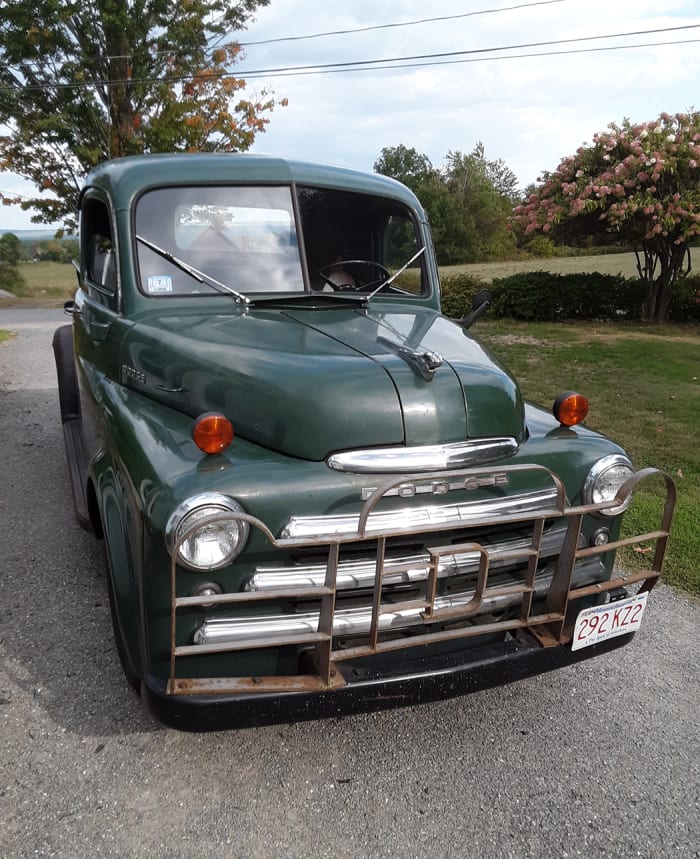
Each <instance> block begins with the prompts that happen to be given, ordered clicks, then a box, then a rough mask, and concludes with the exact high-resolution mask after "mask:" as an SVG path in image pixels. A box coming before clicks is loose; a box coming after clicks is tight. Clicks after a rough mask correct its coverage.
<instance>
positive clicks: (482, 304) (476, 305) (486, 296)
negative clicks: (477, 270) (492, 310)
mask: <svg viewBox="0 0 700 859" xmlns="http://www.w3.org/2000/svg"><path fill="white" fill-rule="evenodd" d="M492 301H493V293H492V292H491V290H490V289H480V290H479V291H478V292H477V293H476V295H475V296H474V300H473V301H472V312H471V313H468V314H467V315H466V316H465V317H463V318H462V319H460V320H459V321H458V323H457V324H458V325H461V326H462V328H464V330H465V331H466V330H467V329H468V328H471V326H472V325H473V324H474V323H475V322H476V320H477V319H478V318H479V317H480V316H481V315H482V314H483V313H486V311H487V310H488V309H489V306H490V304H491V302H492Z"/></svg>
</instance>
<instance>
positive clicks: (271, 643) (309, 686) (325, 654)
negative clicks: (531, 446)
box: [167, 465, 676, 695]
mask: <svg viewBox="0 0 700 859" xmlns="http://www.w3.org/2000/svg"><path fill="white" fill-rule="evenodd" d="M499 471H503V472H504V473H507V474H512V473H515V472H523V471H529V472H540V473H544V474H545V475H547V476H548V477H549V479H550V480H551V481H552V484H553V486H554V487H555V489H556V500H555V502H554V504H553V506H552V507H550V508H548V509H543V510H538V511H536V512H532V511H529V512H526V513H517V514H508V515H507V516H503V515H497V516H494V517H493V518H492V519H480V520H479V523H478V524H479V525H481V526H485V527H487V526H490V525H503V524H507V525H513V524H520V523H526V522H529V523H531V527H532V540H531V543H530V545H529V546H528V547H526V548H522V549H516V550H511V551H510V552H508V553H507V554H508V555H509V560H513V561H515V560H521V561H527V570H526V572H525V575H524V579H523V582H522V584H520V585H512V584H511V585H507V586H497V587H495V588H494V587H491V588H489V587H488V578H489V564H490V560H491V559H492V558H495V557H498V558H499V559H500V558H501V557H502V556H503V555H504V554H505V553H504V552H500V553H499V552H498V550H496V551H495V552H494V551H489V550H488V549H486V548H485V547H484V546H482V545H481V544H479V543H476V542H467V543H463V544H460V545H455V544H450V545H448V546H442V547H433V548H432V549H428V554H429V556H430V571H429V574H428V578H427V581H426V582H425V593H424V596H423V598H422V599H412V600H406V601H403V602H392V603H390V604H389V605H387V610H391V611H397V610H400V609H415V608H420V610H421V611H422V617H423V620H424V623H425V624H426V625H427V624H436V623H442V622H454V621H459V620H468V619H469V618H470V617H474V616H475V615H477V614H478V612H479V608H480V606H481V605H482V603H483V602H484V600H485V599H487V598H491V597H498V596H503V595H513V594H514V593H516V594H519V595H521V601H520V612H519V616H518V617H517V618H512V619H510V620H501V621H497V622H491V623H488V622H487V623H474V624H472V625H469V626H466V627H458V628H451V629H442V630H439V631H437V632H427V633H423V634H420V635H414V636H407V637H404V638H400V639H398V640H397V639H390V640H382V641H380V640H379V627H380V622H379V617H380V615H381V614H382V613H383V603H382V579H383V575H384V559H385V552H386V541H387V539H388V538H390V537H392V536H398V535H401V536H405V535H411V534H414V535H415V534H424V533H426V528H425V526H424V525H422V526H420V527H416V528H413V529H408V530H407V529H399V530H390V531H385V532H383V533H380V534H377V533H376V532H374V531H371V532H370V533H369V534H368V533H367V526H368V521H369V517H370V515H371V514H372V512H373V510H374V509H375V507H376V505H377V503H378V502H379V501H380V500H381V499H382V498H383V497H384V496H385V495H386V494H387V493H389V492H390V491H391V490H392V489H395V488H396V487H397V486H399V485H400V484H402V483H404V482H405V480H406V475H403V476H401V477H398V478H392V479H390V480H387V481H385V482H383V483H382V484H381V485H380V486H378V487H377V489H376V490H375V491H374V493H373V494H372V495H371V496H370V497H369V498H368V499H367V501H366V502H365V503H364V506H363V508H362V511H361V513H360V517H359V520H358V524H357V529H356V531H355V532H354V533H352V534H338V535H328V534H325V535H322V536H320V537H314V538H308V537H303V538H300V537H280V538H277V537H275V536H274V535H273V534H272V532H271V531H270V529H269V528H268V527H267V525H265V523H263V522H262V521H261V520H259V519H257V518H256V517H254V516H251V515H249V514H245V513H236V514H233V515H231V514H226V515H223V514H222V515H216V516H212V517H208V518H207V519H205V520H200V521H199V522H197V523H196V525H194V526H193V527H192V528H190V529H188V530H187V531H186V532H184V533H183V534H182V535H181V536H180V538H179V539H178V540H177V542H176V543H175V545H174V546H173V548H172V552H171V565H170V579H171V600H170V601H171V609H170V616H171V623H170V672H169V680H168V683H167V694H169V695H178V694H179V695H183V694H188V695H192V694H207V695H211V694H224V693H229V694H230V693H235V694H237V693H245V692H255V693H261V692H278V693H281V692H294V691H307V692H308V691H314V690H315V691H322V690H324V689H329V688H333V687H338V686H343V685H345V680H344V678H343V676H342V673H341V672H340V670H339V669H338V668H337V667H336V663H338V662H341V661H343V660H348V659H356V658H359V657H366V656H372V655H375V654H379V653H385V652H389V651H396V650H404V649H408V648H411V647H417V646H425V645H429V644H435V643H439V642H444V641H451V640H458V639H464V638H468V637H473V636H478V635H484V634H488V633H494V632H506V631H511V632H513V631H516V630H519V629H523V630H524V629H527V630H529V631H530V632H531V633H532V634H533V635H534V636H535V637H536V638H537V640H538V641H539V642H540V644H541V645H542V646H543V647H554V646H557V645H564V644H567V643H568V642H569V641H570V639H571V634H572V630H571V629H570V628H568V627H565V618H566V614H567V607H568V604H569V603H570V602H572V601H575V600H578V599H582V598H584V597H590V596H597V595H600V594H603V593H606V592H608V591H612V590H615V589H618V588H621V587H624V586H629V585H632V584H636V583H640V582H641V586H640V589H639V590H640V592H642V591H650V590H651V589H652V588H653V587H654V585H655V584H656V582H657V581H658V579H659V577H660V576H661V569H662V565H663V559H664V555H665V552H666V546H667V542H668V537H669V533H670V526H671V520H672V517H673V509H674V506H675V501H676V487H675V483H674V482H673V479H672V478H671V477H670V476H669V475H668V474H666V473H665V472H663V471H661V470H659V469H657V468H644V469H641V470H640V471H637V472H636V473H635V474H633V475H631V476H630V477H629V478H628V479H627V480H626V481H625V483H624V484H623V485H622V486H621V487H620V489H619V491H618V493H617V495H616V497H615V499H614V501H613V502H612V503H611V502H610V501H609V500H608V501H603V502H600V503H598V504H587V505H580V506H574V507H570V506H568V504H567V498H566V491H565V488H564V485H563V483H562V481H561V479H560V478H559V477H558V476H557V475H555V474H554V473H553V472H552V471H550V470H549V469H547V468H545V467H544V466H539V465H511V466H502V467H501V468H500V469H499ZM489 473H492V469H486V468H473V469H460V470H458V471H451V472H445V471H442V472H434V473H429V474H425V473H424V474H420V475H417V476H416V477H415V478H414V482H416V483H418V482H420V483H422V482H429V481H431V480H445V479H446V478H451V477H455V478H466V477H470V476H475V477H477V476H479V475H486V474H489ZM655 475H658V476H660V477H661V478H662V479H663V480H664V481H665V485H666V498H665V502H664V510H663V514H662V521H661V527H660V528H659V529H658V530H656V531H651V532H647V533H644V534H640V535H637V536H634V537H628V538H625V539H620V540H616V541H613V542H609V543H605V544H603V545H601V546H589V547H584V548H579V547H578V537H579V533H580V530H581V522H582V519H583V517H584V516H586V515H588V514H592V513H599V512H600V511H602V510H606V511H610V510H611V509H614V508H617V507H623V505H624V504H625V503H626V501H627V500H628V498H629V496H630V495H631V494H632V493H633V492H634V491H635V490H636V489H637V488H638V487H639V485H640V484H641V483H642V482H643V481H645V480H646V479H648V478H649V477H652V476H655ZM554 518H565V519H566V520H567V528H566V534H565V537H564V542H563V544H562V548H561V552H560V554H559V557H558V559H557V562H556V569H555V573H554V576H553V577H552V581H551V584H550V587H549V590H548V592H547V595H546V611H545V612H544V613H542V614H538V615H533V614H532V601H533V594H534V592H535V578H536V573H537V565H538V561H539V557H540V555H539V546H540V540H541V538H542V534H543V530H544V525H545V522H546V520H548V519H554ZM231 519H236V520H239V521H245V522H247V523H248V524H249V525H250V526H252V527H255V528H257V529H258V530H260V531H261V532H262V533H263V534H264V535H265V537H266V538H267V540H268V541H269V542H270V544H271V545H272V546H273V547H274V548H276V549H283V550H284V549H296V548H309V547H318V546H328V561H327V565H326V576H325V582H324V586H323V587H321V588H319V587H313V588H312V587H306V588H299V587H296V588H293V589H290V590H288V591H285V590H275V591H271V592H246V591H241V592H236V593H223V594H212V595H204V596H190V597H178V596H177V557H178V551H179V548H180V546H181V544H182V543H184V541H185V540H187V539H188V538H189V537H190V536H191V535H192V534H193V533H194V532H195V530H196V529H197V528H199V527H201V526H202V524H204V523H205V522H206V523H211V524H213V523H215V522H220V521H231ZM467 528H469V523H468V522H467V523H464V524H463V525H462V529H464V530H466V529H467ZM429 530H430V533H436V532H440V531H445V530H451V531H454V530H455V525H454V523H451V522H450V523H445V524H436V525H433V526H431V527H430V529H429ZM370 537H371V538H372V539H376V540H377V550H376V573H375V577H374V586H373V589H372V605H371V610H372V619H371V624H370V630H369V634H368V635H367V636H366V643H364V644H360V645H358V646H355V647H349V648H343V649H342V650H341V649H334V647H333V617H334V613H335V601H336V593H337V588H336V576H337V572H338V561H339V554H340V547H341V546H342V545H346V544H351V543H357V542H361V541H365V540H367V539H368V538H370ZM643 542H655V546H656V548H655V552H654V558H653V562H652V566H651V569H648V570H644V571H642V572H638V573H632V574H629V575H626V576H621V577H616V578H613V579H610V580H608V581H605V582H599V583H596V584H593V585H586V586H583V587H572V577H573V572H574V566H575V564H576V561H578V560H582V559H584V558H592V557H594V556H596V555H601V554H604V553H607V552H610V551H615V550H617V549H619V548H622V547H626V546H633V545H637V544H639V543H643ZM456 551H464V552H466V551H470V552H476V553H478V554H479V557H480V561H479V570H478V574H477V581H476V587H475V589H474V595H473V598H472V599H471V601H469V602H468V604H467V605H464V606H460V607H459V609H457V610H455V609H440V608H436V604H435V603H436V597H437V582H438V568H439V564H440V558H441V557H442V556H444V555H446V554H448V553H450V554H452V553H454V552H456ZM284 599H289V600H300V599H314V600H317V601H319V600H320V611H319V613H318V629H317V630H316V631H315V632H307V633H303V634H299V633H295V634H290V635H289V636H287V637H278V636H275V637H274V639H273V640H271V639H269V638H258V639H248V640H246V641H244V642H216V643H212V644H188V645H178V644H177V612H178V610H179V609H185V608H192V607H195V606H202V607H209V606H213V605H224V604H232V605H244V604H252V603H266V602H267V603H269V602H275V601H279V600H284ZM295 645H296V646H298V645H304V646H309V647H311V648H312V652H313V659H312V663H313V667H314V671H315V673H313V674H299V675H293V676H272V677H216V678H179V677H176V660H177V658H178V657H185V656H196V655H206V654H211V653H221V652H235V651H241V650H252V649H269V648H278V647H282V646H295Z"/></svg>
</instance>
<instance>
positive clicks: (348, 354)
mask: <svg viewBox="0 0 700 859" xmlns="http://www.w3.org/2000/svg"><path fill="white" fill-rule="evenodd" d="M425 352H431V353H437V355H438V356H439V359H438V363H439V364H440V365H439V366H438V367H437V368H436V369H434V371H433V373H432V378H429V377H430V375H431V373H430V372H425V373H423V372H422V368H421V366H420V362H416V361H415V360H414V359H412V358H411V355H413V356H415V355H422V354H424V353H425ZM119 363H120V368H121V370H120V372H121V375H122V378H121V382H122V383H123V384H126V385H128V386H130V387H133V388H135V389H138V390H140V391H142V392H143V393H144V394H146V395H148V396H150V397H153V398H154V399H157V400H158V401H160V402H163V403H165V404H167V405H169V406H171V407H173V408H176V409H178V410H179V411H182V412H185V413H186V414H190V415H192V416H193V417H194V416H197V415H200V414H202V413H203V412H207V411H220V412H222V413H223V414H225V415H226V416H227V417H228V418H230V420H231V422H232V423H233V426H234V430H235V433H236V435H237V436H240V437H241V438H245V439H247V440H249V441H252V442H255V443H256V444H260V445H262V446H264V447H268V448H270V449H272V450H275V451H279V452H281V453H284V454H287V455H289V456H295V457H300V458H303V459H310V460H322V459H324V458H325V457H327V456H328V455H329V454H330V453H332V452H334V451H340V450H348V449H355V448H365V447H374V446H386V445H401V444H406V445H423V444H438V443H447V442H455V441H461V440H465V439H470V438H487V437H492V436H512V437H514V438H515V439H516V440H517V441H518V442H519V441H521V440H522V438H523V432H524V412H523V403H522V398H521V396H520V392H519V390H518V388H517V385H516V383H515V382H514V380H513V379H512V377H511V376H510V375H508V373H507V372H506V371H505V370H504V369H503V368H502V367H501V366H500V365H499V364H498V363H497V362H496V361H495V360H494V359H493V357H491V356H490V355H489V354H488V353H487V352H486V351H485V350H484V349H483V348H482V347H481V346H480V345H479V344H477V343H476V342H475V341H474V340H472V339H471V338H470V337H468V336H465V334H464V332H463V331H462V329H461V328H459V326H457V325H455V324H454V323H452V322H450V321H449V320H447V319H445V318H444V317H441V316H440V315H439V314H436V313H435V311H432V310H424V309H422V308H411V309H410V310H409V309H407V308H406V307H405V306H404V307H403V308H402V309H401V310H400V311H398V312H397V311H394V310H391V309H390V310H387V309H386V304H380V303H379V302H378V303H377V305H376V308H375V307H370V308H363V309H355V308H347V309H345V308H338V307H333V308H329V309H318V308H314V309H296V308H294V309H292V308H286V309H265V307H261V308H255V309H253V310H251V311H249V312H246V313H245V314H243V315H237V316H231V315H225V314H221V315H220V316H212V315H211V314H207V315H204V314H193V315H189V314H184V313H176V314H175V313H174V314H172V315H167V314H165V313H163V314H161V315H159V316H158V317H155V316H154V317H150V316H149V318H147V319H143V320H142V321H140V322H137V323H136V324H135V325H134V326H132V327H131V329H130V330H129V332H128V334H127V335H126V337H125V339H124V341H123V342H122V347H121V355H120V362H119Z"/></svg>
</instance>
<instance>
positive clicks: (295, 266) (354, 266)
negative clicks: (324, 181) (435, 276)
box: [135, 186, 427, 298]
mask: <svg viewBox="0 0 700 859" xmlns="http://www.w3.org/2000/svg"><path fill="white" fill-rule="evenodd" d="M296 193H297V201H296V202H297V205H296V207H295V205H294V201H293V196H292V195H293V189H292V188H291V187H289V186H269V187H268V186H262V187H252V186H201V187H177V188H159V189H156V190H153V191H148V192H147V193H145V194H143V195H142V197H141V198H140V199H139V201H138V203H137V206H136V216H135V227H136V235H137V238H138V242H137V255H138V265H139V274H140V284H141V289H142V291H143V292H144V293H145V294H146V295H149V296H152V297H166V296H172V295H196V294H206V295H216V294H217V292H218V293H221V292H228V293H230V294H233V295H237V296H239V298H242V297H243V296H247V295H253V294H255V295H257V296H259V297H261V298H264V297H265V295H266V294H272V295H270V297H273V296H274V295H279V294H280V293H286V294H290V293H291V294H299V295H300V296H301V297H303V294H304V293H309V294H314V293H318V292H323V293H338V292H343V293H357V294H358V295H360V296H363V297H364V298H367V297H370V296H371V295H372V294H373V293H376V292H382V294H385V295H390V294H404V295H405V294H406V293H409V294H421V293H424V292H426V291H427V288H426V278H425V274H424V272H425V265H424V262H423V257H424V254H423V253H422V251H423V247H422V244H421V242H420V241H419V235H418V232H417V229H416V225H415V223H414V220H413V217H412V215H411V212H410V210H409V209H408V208H407V207H405V206H404V205H403V204H401V203H399V202H397V201H394V200H391V199H387V198H383V197H374V196H371V195H367V194H356V193H353V192H348V191H339V190H335V189H324V188H312V187H300V188H297V189H296ZM295 210H296V212H297V213H298V215H296V216H295ZM302 248H303V249H304V253H303V254H302V250H301V249H302ZM412 258H413V260H412V262H411V263H410V265H408V266H407V265H406V264H407V263H408V262H409V261H411V259H412ZM402 269H404V270H402ZM392 278H393V279H392ZM387 281H390V283H387Z"/></svg>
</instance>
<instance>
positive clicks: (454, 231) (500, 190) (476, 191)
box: [374, 142, 517, 265]
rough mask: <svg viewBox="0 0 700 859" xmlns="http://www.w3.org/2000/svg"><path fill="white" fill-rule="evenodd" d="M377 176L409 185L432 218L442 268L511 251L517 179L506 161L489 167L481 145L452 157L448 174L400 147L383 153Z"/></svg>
mask: <svg viewBox="0 0 700 859" xmlns="http://www.w3.org/2000/svg"><path fill="white" fill-rule="evenodd" d="M374 169H375V171H376V172H377V173H382V174H384V175H385V176H391V177H392V178H394V179H398V180H399V181H400V182H403V183H404V184H405V185H407V186H408V187H409V188H410V189H411V190H412V191H413V192H414V194H416V196H417V197H418V198H419V199H420V201H421V203H422V204H423V207H424V208H425V210H426V212H427V213H428V217H429V218H430V223H431V226H432V232H433V241H434V243H435V250H436V254H437V259H438V263H439V264H440V265H452V264H455V263H464V262H474V261H476V260H480V259H485V258H488V257H490V256H494V255H498V254H503V253H507V252H508V251H509V250H512V247H513V240H512V238H511V236H510V234H509V233H508V231H507V224H508V216H509V215H510V212H511V208H512V199H511V196H512V195H513V194H514V193H515V188H516V186H517V178H516V176H515V174H514V173H513V172H512V171H511V170H509V169H508V167H507V166H506V165H505V163H504V162H503V161H500V160H499V161H489V160H487V159H486V157H485V155H484V145H483V143H481V142H479V143H477V145H476V146H475V147H474V150H473V151H472V152H471V154H469V155H463V154H462V153H461V152H448V154H447V159H446V165H445V167H444V168H443V169H441V170H440V169H437V168H435V167H433V165H432V163H431V161H430V159H429V158H428V156H427V155H422V154H420V153H418V152H417V151H416V150H415V149H413V148H411V149H409V148H408V147H406V146H404V145H403V144H400V145H398V146H390V147H386V148H384V149H382V151H381V154H380V156H379V158H378V159H377V161H376V162H375V164H374Z"/></svg>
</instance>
